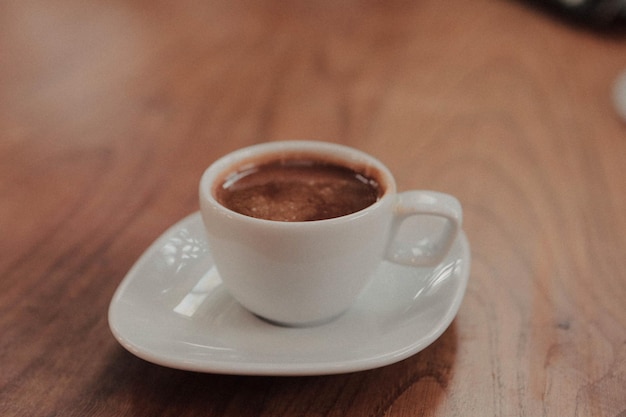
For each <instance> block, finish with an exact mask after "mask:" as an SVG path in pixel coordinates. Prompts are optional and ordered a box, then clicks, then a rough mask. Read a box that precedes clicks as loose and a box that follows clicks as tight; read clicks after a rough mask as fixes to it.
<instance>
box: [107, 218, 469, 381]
mask: <svg viewBox="0 0 626 417" xmlns="http://www.w3.org/2000/svg"><path fill="white" fill-rule="evenodd" d="M469 269H470V251H469V244H468V242H467V239H466V237H465V234H463V233H461V235H460V237H459V238H458V239H457V241H456V242H455V244H454V246H453V248H452V251H451V253H450V254H449V256H448V258H447V259H446V260H445V261H444V262H443V263H442V264H440V265H439V266H438V267H436V268H413V267H405V266H398V265H396V264H392V263H389V262H383V263H382V264H381V265H380V267H379V269H378V270H377V271H376V274H375V277H374V279H373V281H372V282H371V283H370V284H369V286H368V287H367V288H366V289H365V291H364V292H363V294H362V295H361V296H360V298H359V299H358V300H357V302H356V303H355V305H354V306H353V307H352V308H351V309H350V310H348V312H347V313H345V314H344V315H343V316H341V317H339V318H338V319H337V320H335V321H333V322H331V323H328V324H325V325H321V326H317V327H309V328H286V327H278V326H274V325H272V324H269V323H267V322H265V321H263V320H261V319H259V318H257V317H256V316H254V315H252V314H251V313H249V312H248V311H247V310H245V309H244V308H243V307H241V306H240V305H239V304H238V303H237V302H236V301H235V300H234V299H233V298H232V297H231V296H230V295H229V294H228V293H227V292H226V290H225V289H224V288H223V286H222V285H221V282H220V280H219V276H218V275H217V273H216V272H215V269H214V268H213V267H212V260H211V254H210V253H209V252H208V248H207V246H206V238H205V234H204V228H203V225H202V220H201V218H200V215H199V213H194V214H192V215H190V216H188V217H186V218H185V219H183V220H181V221H180V222H178V223H177V224H175V225H174V226H172V227H171V228H170V229H168V230H167V231H166V232H165V233H164V234H163V235H162V236H161V237H159V238H158V239H157V240H156V241H155V242H154V243H153V244H152V245H151V246H150V247H149V248H148V249H147V250H146V252H145V253H144V254H143V255H142V256H141V257H140V258H139V260H138V261H137V263H136V264H135V265H134V266H133V267H132V268H131V270H130V271H129V272H128V274H127V275H126V277H125V278H124V280H123V282H122V283H121V284H120V286H119V288H118V289H117V291H116V293H115V295H114V297H113V299H112V301H111V305H110V307H109V325H110V327H111V331H112V332H113V334H114V335H115V337H116V338H117V340H118V341H119V342H120V343H121V344H122V346H124V347H125V348H126V349H128V350H129V351H130V352H132V353H133V354H135V355H137V356H138V357H140V358H143V359H145V360H147V361H150V362H153V363H156V364H159V365H164V366H168V367H171V368H177V369H184V370H190V371H199V372H211V373H224V374H245V375H321V374H337V373H344V372H353V371H360V370H365V369H371V368H376V367H380V366H384V365H388V364H391V363H394V362H397V361H400V360H402V359H405V358H407V357H409V356H411V355H413V354H415V353H417V352H419V351H420V350H422V349H424V348H425V347H426V346H428V345H429V344H431V343H432V342H433V341H435V340H436V339H437V338H438V337H439V336H440V335H441V334H442V333H443V332H444V331H445V330H446V328H447V327H448V326H449V325H450V323H451V322H452V320H453V319H454V317H455V315H456V313H457V311H458V309H459V306H460V304H461V301H462V299H463V295H464V293H465V287H466V285H467V281H468V277H469Z"/></svg>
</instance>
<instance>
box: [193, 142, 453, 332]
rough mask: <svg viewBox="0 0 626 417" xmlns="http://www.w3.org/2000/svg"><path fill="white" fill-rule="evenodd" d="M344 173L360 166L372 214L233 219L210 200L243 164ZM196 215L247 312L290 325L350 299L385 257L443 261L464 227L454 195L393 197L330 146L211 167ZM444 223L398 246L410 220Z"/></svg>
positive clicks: (257, 151)
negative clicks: (318, 166)
mask: <svg viewBox="0 0 626 417" xmlns="http://www.w3.org/2000/svg"><path fill="white" fill-rule="evenodd" d="M303 153H304V154H307V155H313V156H315V158H319V159H320V160H325V161H326V160H328V161H332V162H333V163H339V164H342V165H345V166H346V167H350V168H354V169H361V168H363V167H366V168H367V170H372V172H374V173H375V174H376V177H377V178H378V181H379V182H380V186H381V187H382V188H383V190H384V191H383V192H382V195H381V197H380V198H379V199H378V201H376V202H375V203H374V204H372V205H370V206H369V207H367V208H365V209H363V210H360V211H357V212H355V213H352V214H348V215H345V216H341V217H336V218H331V219H325V220H314V221H299V222H298V221H297V222H284V221H276V220H265V219H258V218H254V217H249V216H246V215H243V214H240V213H238V212H235V211H233V210H231V209H229V208H227V207H225V206H223V205H222V204H220V203H219V202H218V201H217V199H216V197H215V193H214V191H215V189H216V187H219V186H221V181H222V180H223V178H225V176H227V175H228V174H232V173H233V172H236V171H237V170H238V169H241V168H242V167H243V166H250V165H253V164H255V163H260V162H265V161H268V160H273V159H280V158H289V157H290V156H291V155H296V154H303ZM200 208H201V213H202V219H203V222H204V226H205V229H206V233H207V239H208V244H209V249H210V252H211V254H212V257H213V261H214V262H215V266H216V268H217V270H218V272H219V274H220V276H221V278H222V281H223V284H224V285H225V287H226V289H227V290H228V291H229V292H230V294H231V295H232V296H233V297H234V298H235V299H236V300H237V301H238V302H239V303H240V304H241V305H243V306H244V307H245V308H247V309H248V310H249V311H251V312H252V313H254V314H256V315H258V316H260V317H261V318H264V319H266V320H268V321H270V322H273V323H277V324H282V325H288V326H308V325H315V324H321V323H324V322H326V321H330V320H331V319H333V318H335V317H338V316H339V315H341V314H342V313H343V312H345V311H346V310H347V309H348V308H349V307H350V306H351V305H352V304H353V303H354V301H355V300H356V299H357V297H358V296H359V294H360V293H361V291H362V290H363V289H364V287H365V286H366V285H367V283H368V282H369V280H370V278H371V277H372V275H373V272H374V271H375V270H376V268H377V266H378V265H379V264H380V262H382V261H383V260H388V261H391V262H396V263H401V264H408V265H414V266H434V265H436V264H438V263H439V262H441V261H442V260H443V258H444V257H445V256H446V254H447V253H448V251H449V249H450V247H451V246H452V244H453V243H454V240H455V238H456V236H457V234H458V232H459V230H460V228H461V221H462V220H461V219H462V209H461V205H460V203H459V202H458V200H457V199H456V198H454V197H453V196H450V195H448V194H443V193H438V192H433V191H406V192H402V193H397V191H396V183H395V180H394V178H393V176H392V174H391V172H390V171H389V169H387V167H386V166H385V165H383V164H382V163H381V162H380V161H378V160H377V159H376V158H374V157H372V156H370V155H368V154H366V153H364V152H361V151H359V150H356V149H353V148H350V147H346V146H342V145H337V144H333V143H327V142H316V141H285V142H269V143H264V144H260V145H255V146H251V147H247V148H243V149H240V150H238V151H235V152H233V153H230V154H228V155H226V156H224V157H222V158H220V159H219V160H217V161H216V162H214V163H213V164H212V165H211V166H210V167H209V168H207V170H206V171H205V172H204V174H203V175H202V178H201V180H200ZM419 215H428V216H438V217H441V218H443V219H444V222H443V226H442V228H441V229H442V230H441V231H440V232H439V233H436V234H435V236H432V237H427V238H425V239H424V238H420V239H419V241H415V242H408V243H407V242H405V241H404V240H406V239H404V240H403V241H402V242H399V241H397V239H395V237H396V235H397V232H398V231H399V230H400V229H401V228H402V222H403V220H405V219H406V218H407V217H411V216H419Z"/></svg>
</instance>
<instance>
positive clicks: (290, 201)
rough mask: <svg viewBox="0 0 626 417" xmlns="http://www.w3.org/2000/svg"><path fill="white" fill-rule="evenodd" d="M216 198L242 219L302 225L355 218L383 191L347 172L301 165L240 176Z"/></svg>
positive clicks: (263, 167) (265, 168) (258, 169)
mask: <svg viewBox="0 0 626 417" xmlns="http://www.w3.org/2000/svg"><path fill="white" fill-rule="evenodd" d="M215 194H216V198H217V200H218V201H219V202H220V203H221V204H222V205H224V206H226V207H228V208H229V209H231V210H234V211H236V212H238V213H241V214H245V215H247V216H251V217H256V218H261V219H267V220H278V221H288V222H299V221H312V220H323V219H330V218H334V217H340V216H345V215H347V214H351V213H355V212H357V211H359V210H362V209H364V208H366V207H368V206H370V205H372V204H373V203H375V202H376V201H377V200H378V198H379V197H380V194H381V187H380V186H379V184H378V183H377V182H376V181H375V180H374V179H372V178H369V177H367V176H365V175H363V174H361V173H359V172H356V171H354V170H352V169H350V168H347V167H343V166H339V165H334V164H329V163H326V162H321V161H312V160H297V161H287V162H283V161H279V162H272V163H267V164H264V165H261V166H257V167H254V168H251V169H248V170H245V171H242V172H237V173H236V174H234V175H231V176H229V177H228V178H227V179H226V181H224V183H223V184H222V186H220V187H218V188H217V190H216V192H215Z"/></svg>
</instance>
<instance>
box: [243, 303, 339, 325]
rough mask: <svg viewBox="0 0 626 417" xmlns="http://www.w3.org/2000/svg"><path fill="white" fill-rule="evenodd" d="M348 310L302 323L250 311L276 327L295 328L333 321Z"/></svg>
mask: <svg viewBox="0 0 626 417" xmlns="http://www.w3.org/2000/svg"><path fill="white" fill-rule="evenodd" d="M244 308H245V307H244ZM348 310H349V308H348V309H346V310H344V311H342V312H341V313H339V314H335V315H333V316H330V317H326V318H323V319H320V320H314V321H306V322H303V323H291V322H284V321H280V320H273V319H270V318H267V317H263V316H261V315H259V314H256V313H252V314H254V316H255V317H258V318H259V319H261V320H263V321H264V322H266V323H269V324H271V325H274V326H278V327H287V328H295V329H297V328H307V327H316V326H322V325H324V324H328V323H330V322H333V321H335V320H337V319H338V318H339V317H341V316H343V315H344V314H345V313H346V311H348Z"/></svg>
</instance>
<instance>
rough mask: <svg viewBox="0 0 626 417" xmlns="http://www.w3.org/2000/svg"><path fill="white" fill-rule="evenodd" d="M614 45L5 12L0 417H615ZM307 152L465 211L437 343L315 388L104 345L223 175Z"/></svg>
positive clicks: (563, 29)
mask: <svg viewBox="0 0 626 417" xmlns="http://www.w3.org/2000/svg"><path fill="white" fill-rule="evenodd" d="M623 70H626V39H625V38H624V31H623V30H617V31H604V32H597V31H593V30H589V29H586V28H581V27H577V26H572V25H569V24H567V23H566V22H564V21H563V20H560V19H555V18H553V17H552V16H549V15H548V14H545V13H543V12H542V11H541V10H538V9H536V8H533V7H530V6H527V5H526V4H525V3H523V2H516V1H499V2H493V1H478V2H463V1H449V2H438V1H421V2H408V1H402V0H392V1H388V2H382V3H381V2H375V1H350V0H348V1H342V2H331V1H324V0H322V1H316V2H307V1H291V2H281V1H271V0H270V1H265V2H253V1H246V0H238V1H220V0H216V1H204V2H201V1H195V0H183V1H180V2H176V3H172V2H160V1H157V2H146V1H140V0H131V1H125V2H120V1H114V2H100V1H94V2H90V3H84V2H79V1H77V0H53V1H49V2H43V1H35V0H33V1H23V2H21V1H12V0H9V1H5V2H3V3H2V4H1V5H0V415H2V416H25V415H28V416H52V415H59V416H91V415H93V416H135V415H150V416H171V415H176V416H199V415H202V416H231V415H232V416H242V415H243V416H245V415H255V416H351V415H355V416H357V415H358V416H387V417H390V416H444V415H445V416H465V415H493V416H539V415H541V416H562V415H568V416H580V417H582V416H607V417H618V416H624V415H626V309H625V308H624V300H625V299H626V272H624V271H626V256H625V255H624V254H625V252H626V216H625V214H626V192H625V190H626V169H625V164H624V161H625V160H626V124H625V123H624V122H622V121H620V120H619V118H618V117H617V115H616V113H615V112H614V111H613V108H612V104H611V100H610V94H611V88H612V83H613V80H615V78H616V77H617V76H618V75H619V74H620V72H621V71H623ZM291 138H310V139H320V140H328V141H333V142H339V143H344V144H348V145H351V146H355V147H358V148H360V149H363V150H365V151H367V152H369V153H372V154H374V155H376V156H377V157H379V158H380V159H381V160H383V161H384V162H385V163H386V164H388V165H389V166H390V167H391V168H392V171H393V172H394V173H395V175H396V177H397V180H398V183H399V186H400V188H401V189H411V188H429V189H437V190H441V191H444V192H449V193H452V194H454V195H456V196H458V197H459V199H460V200H461V202H462V203H463V206H464V209H465V224H464V229H465V231H466V233H467V235H468V237H469V240H470V243H471V247H472V257H473V263H472V270H471V277H470V282H469V286H468V289H467V294H466V297H465V299H464V302H463V305H462V306H461V310H460V312H459V314H458V316H457V318H456V319H455V321H454V322H453V324H452V326H451V327H450V328H449V329H448V330H447V331H446V332H445V333H444V335H443V336H442V337H441V338H440V339H438V340H437V341H436V342H435V343H434V344H432V345H431V346H430V347H428V348H427V349H425V350H424V351H422V352H420V353H418V354H416V355H415V356H413V357H411V358H409V359H406V360H404V361H402V362H400V363H397V364H394V365H390V366H387V367H384V368H380V369H374V370H371V371H366V372H359V373H353V374H347V375H336V376H327V377H298V378H271V377H237V376H224V375H210V374H197V373H191V372H183V371H178V370H173V369H167V368H163V367H159V366H156V365H152V364H150V363H147V362H144V361H142V360H141V359H138V358H136V357H134V356H133V355H131V354H130V353H128V352H126V351H125V350H124V349H123V348H122V347H120V346H119V345H118V344H117V343H116V341H115V340H114V338H113V337H112V335H111V334H110V332H109V330H108V323H107V319H106V313H107V308H108V304H109V302H110V300H111V297H112V295H113V292H114V291H115V289H116V287H117V285H118V284H119V283H120V282H121V280H122V279H123V277H124V275H125V273H126V272H127V271H128V269H129V268H130V267H131V266H132V264H133V263H134V261H135V260H136V259H137V257H138V256H139V255H140V254H141V253H142V252H143V250H145V248H146V247H147V246H148V245H149V244H150V242H151V241H152V240H154V239H155V238H156V237H157V236H158V235H159V234H160V233H162V232H163V231H164V230H165V229H166V228H167V227H168V226H169V225H170V224H172V223H173V222H175V221H176V220H178V219H180V218H181V217H183V216H184V215H186V214H188V213H190V212H192V211H195V210H197V209H198V204H197V196H196V190H197V182H198V179H199V176H200V174H201V173H202V171H203V170H204V168H205V167H206V166H208V165H209V164H210V163H211V162H212V161H213V160H215V159H216V158H217V157H219V156H221V155H223V154H225V153H227V152H228V151H231V150H234V149H236V148H239V147H242V146H245V145H249V144H253V143H258V142H263V141H268V140H281V139H291Z"/></svg>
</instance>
